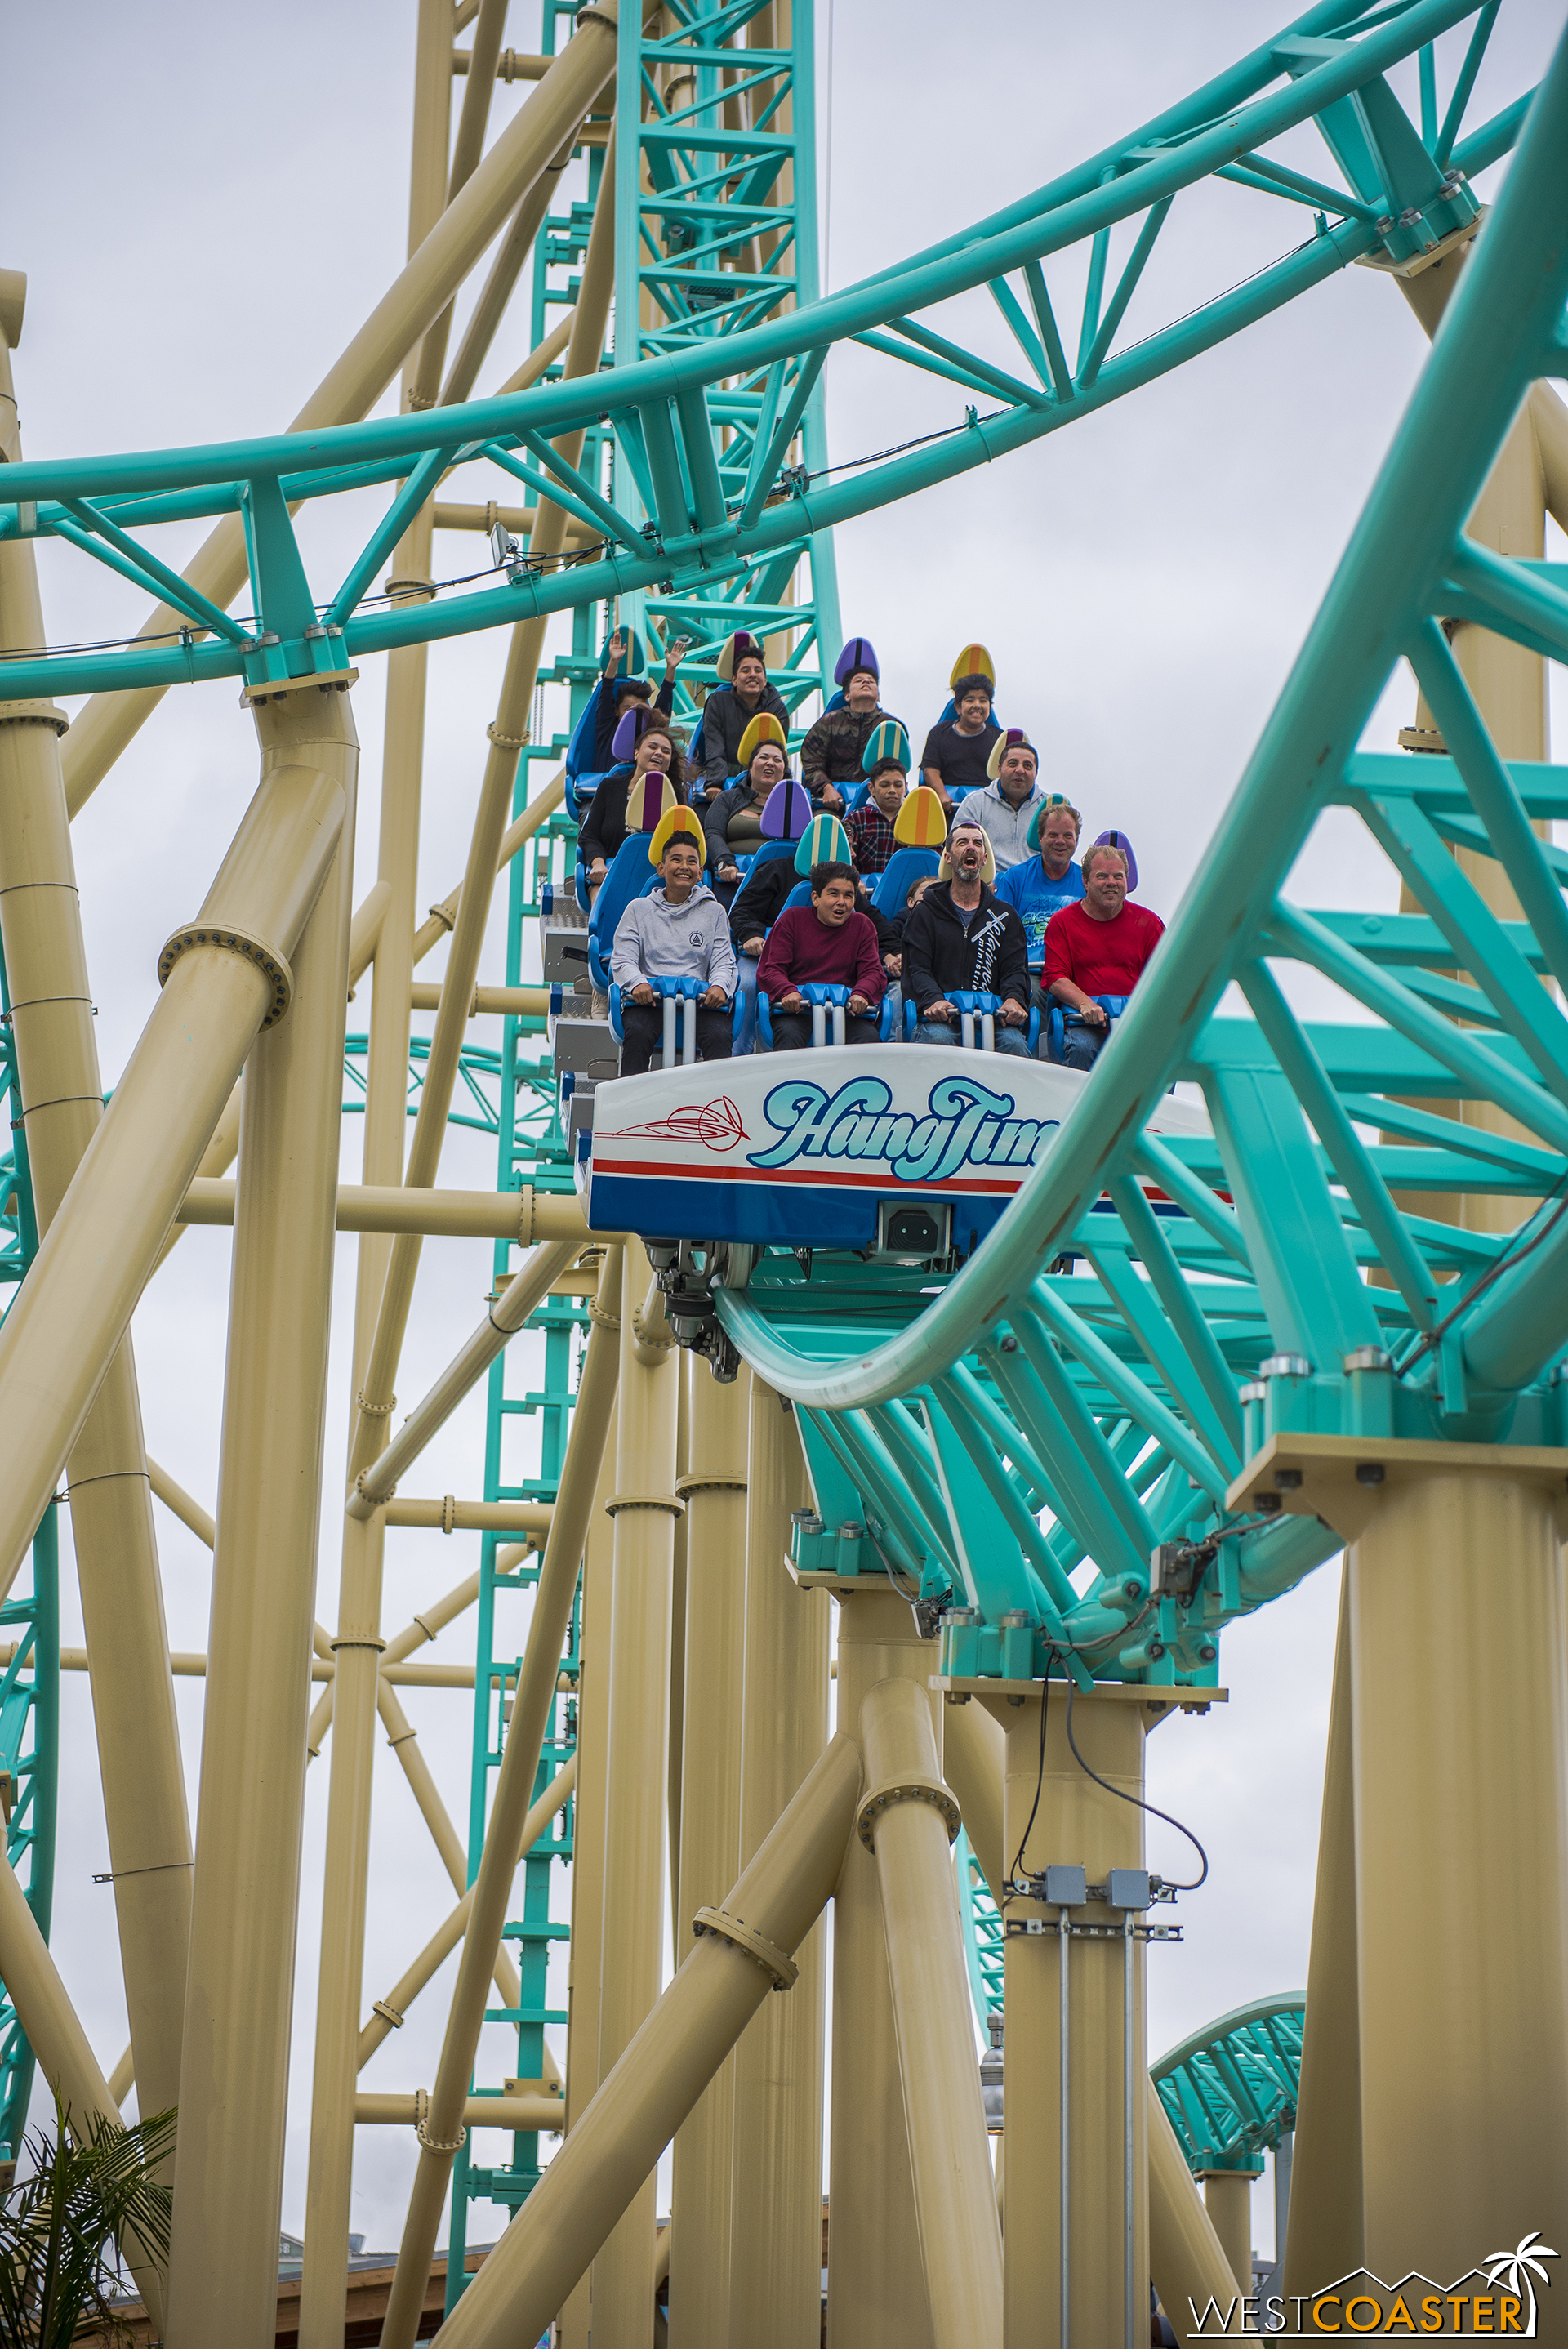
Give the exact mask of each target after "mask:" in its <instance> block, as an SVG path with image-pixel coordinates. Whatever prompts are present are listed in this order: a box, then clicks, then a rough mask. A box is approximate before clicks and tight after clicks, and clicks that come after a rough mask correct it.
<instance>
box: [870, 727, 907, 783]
mask: <svg viewBox="0 0 1568 2349" xmlns="http://www.w3.org/2000/svg"><path fill="white" fill-rule="evenodd" d="M879 759H896V760H897V761H898V763H899V765H900V766H901V767H902V768H903V771H904V772H905V774H907V773H908V772H909V736H908V735H907V734H906V733H905V732H904V730H903V727H902V726H901V725H900V723H899V721H898V719H896V718H884V719H882V720H881V721H880V723H879V724H877V725H875V726H873V727H872V730H871V732H870V733H869V734H868V735H867V736H866V747H865V749H864V750H862V751H861V774H862V775H869V774H870V773H871V771H872V768H873V767H874V766H875V765H876V763H877V761H878V760H879Z"/></svg>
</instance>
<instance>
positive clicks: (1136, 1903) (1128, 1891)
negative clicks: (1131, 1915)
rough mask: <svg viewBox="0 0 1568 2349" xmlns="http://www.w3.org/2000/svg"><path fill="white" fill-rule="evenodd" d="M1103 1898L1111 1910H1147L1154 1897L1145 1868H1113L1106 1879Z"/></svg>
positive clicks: (1147, 1871)
mask: <svg viewBox="0 0 1568 2349" xmlns="http://www.w3.org/2000/svg"><path fill="white" fill-rule="evenodd" d="M1105 1898H1106V1903H1107V1905H1108V1907H1109V1908H1112V1909H1147V1908H1148V1907H1149V1905H1150V1901H1151V1900H1152V1899H1153V1898H1154V1896H1153V1894H1152V1893H1151V1892H1150V1889H1149V1870H1148V1869H1147V1868H1112V1869H1111V1870H1110V1873H1109V1876H1108V1877H1107V1878H1106V1885H1105Z"/></svg>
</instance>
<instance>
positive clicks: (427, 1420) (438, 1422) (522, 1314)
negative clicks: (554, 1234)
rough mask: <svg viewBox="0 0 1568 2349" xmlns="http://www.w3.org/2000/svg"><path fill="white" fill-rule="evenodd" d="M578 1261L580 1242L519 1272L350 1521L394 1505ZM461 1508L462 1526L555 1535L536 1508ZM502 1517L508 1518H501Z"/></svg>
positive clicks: (373, 1471)
mask: <svg viewBox="0 0 1568 2349" xmlns="http://www.w3.org/2000/svg"><path fill="white" fill-rule="evenodd" d="M577 1254H578V1244H577V1242H576V1241H575V1240H567V1241H565V1242H556V1243H554V1244H553V1245H552V1246H548V1247H539V1248H535V1249H534V1251H533V1253H532V1255H531V1257H529V1258H528V1261H527V1263H526V1264H523V1265H521V1266H520V1267H519V1268H518V1270H517V1271H516V1272H515V1273H514V1274H513V1275H512V1278H511V1280H510V1281H508V1283H507V1285H506V1287H505V1288H504V1289H503V1290H502V1291H501V1293H500V1297H498V1298H497V1299H496V1301H495V1303H494V1304H493V1305H492V1306H491V1308H490V1311H489V1312H488V1313H487V1314H486V1316H485V1318H484V1319H483V1320H482V1321H481V1322H480V1326H479V1328H478V1329H477V1330H475V1332H474V1334H473V1336H472V1337H471V1338H470V1339H469V1341H468V1343H467V1344H466V1345H465V1346H463V1347H462V1348H460V1349H459V1351H458V1352H457V1353H456V1354H455V1355H454V1356H453V1357H452V1360H451V1361H449V1363H448V1365H447V1367H446V1369H445V1370H444V1371H442V1372H441V1375H440V1377H439V1378H438V1380H437V1381H436V1383H435V1385H434V1386H433V1387H432V1388H431V1389H430V1392H429V1393H428V1395H426V1397H425V1398H424V1400H423V1402H420V1403H418V1405H417V1406H416V1407H415V1409H414V1410H413V1411H412V1412H410V1413H409V1415H408V1417H407V1419H406V1420H405V1421H404V1423H403V1424H402V1426H401V1427H400V1428H399V1429H398V1431H397V1434H396V1435H395V1436H394V1437H393V1439H392V1441H391V1443H390V1444H388V1445H387V1449H386V1451H385V1452H383V1453H382V1454H380V1456H379V1457H378V1458H377V1461H376V1463H375V1465H374V1466H373V1467H370V1468H367V1469H366V1470H365V1472H364V1474H363V1475H361V1476H360V1477H359V1479H358V1482H357V1483H356V1486H355V1489H354V1496H353V1498H352V1499H351V1500H350V1502H349V1504H348V1514H349V1516H353V1517H367V1516H369V1515H370V1512H371V1510H372V1509H375V1508H379V1507H380V1506H382V1505H383V1504H384V1503H387V1502H389V1501H390V1500H391V1498H392V1495H393V1494H394V1493H395V1492H396V1491H397V1479H398V1478H399V1477H400V1476H401V1475H404V1474H405V1473H406V1471H407V1470H408V1469H409V1468H411V1467H412V1466H413V1464H414V1463H415V1461H416V1460H417V1459H418V1457H419V1454H421V1453H422V1452H423V1451H424V1450H425V1449H426V1447H427V1445H428V1444H430V1442H431V1441H432V1439H433V1438H434V1437H435V1436H436V1435H438V1433H440V1430H441V1429H442V1428H443V1427H445V1425H446V1423H447V1422H448V1420H449V1419H450V1417H451V1415H452V1413H453V1412H454V1411H456V1409H457V1407H458V1405H459V1403H460V1402H461V1401H462V1399H463V1397H464V1396H465V1395H466V1394H468V1393H469V1391H470V1390H471V1389H472V1388H474V1387H476V1386H477V1385H478V1384H479V1381H480V1379H482V1378H483V1376H484V1374H485V1372H486V1371H488V1370H489V1368H490V1364H491V1363H492V1362H493V1361H495V1359H496V1356H497V1355H498V1354H500V1353H503V1352H504V1351H505V1350H506V1346H507V1343H508V1340H511V1339H512V1338H515V1337H516V1335H517V1333H518V1331H519V1330H521V1327H522V1325H523V1323H524V1322H525V1321H526V1320H527V1319H528V1317H529V1315H530V1314H531V1312H533V1310H534V1309H535V1308H536V1307H537V1306H538V1305H539V1303H540V1301H541V1299H543V1298H544V1297H546V1296H548V1294H549V1292H550V1289H551V1288H552V1285H553V1283H554V1282H555V1281H556V1280H558V1279H559V1278H560V1277H561V1275H562V1273H563V1272H565V1271H566V1270H567V1269H568V1268H569V1267H570V1266H571V1264H572V1263H573V1259H574V1257H576V1256H577ZM398 1506H399V1508H401V1509H402V1510H405V1511H406V1510H407V1508H409V1507H411V1506H412V1507H418V1508H424V1507H426V1506H428V1504H426V1503H423V1502H419V1503H402V1504H399V1505H398ZM457 1506H458V1507H459V1508H460V1509H462V1510H464V1511H465V1512H466V1514H465V1516H463V1518H462V1520H461V1522H462V1523H463V1524H465V1525H480V1524H482V1525H483V1526H485V1527H486V1528H487V1529H488V1528H491V1527H495V1528H504V1529H505V1530H506V1531H508V1532H512V1533H536V1532H548V1531H549V1527H550V1513H549V1510H548V1509H544V1510H540V1509H539V1508H537V1507H534V1508H533V1509H532V1511H531V1514H530V1515H528V1516H521V1515H520V1514H519V1513H518V1511H519V1505H518V1504H517V1503H516V1502H514V1501H492V1502H487V1503H478V1504H476V1503H472V1502H459V1504H457ZM476 1506H478V1507H480V1508H482V1509H483V1510H484V1512H485V1514H484V1516H483V1517H482V1518H476V1517H475V1516H473V1514H472V1513H473V1510H474V1508H475V1507H476ZM525 1506H526V1505H525ZM441 1508H442V1513H443V1514H442V1515H441V1516H440V1517H438V1518H437V1519H436V1520H434V1522H436V1523H438V1524H439V1525H441V1526H443V1527H445V1526H447V1525H448V1522H449V1518H448V1514H447V1507H446V1504H445V1503H444V1502H443V1503H442V1504H441ZM497 1510H503V1511H505V1512H506V1513H507V1514H505V1515H504V1516H497V1515H496V1514H495V1512H496V1511H497ZM424 1522H428V1521H427V1520H424V1519H422V1518H419V1517H410V1516H407V1515H399V1514H398V1510H397V1509H393V1510H391V1511H389V1512H388V1516H387V1523H388V1524H389V1525H395V1526H396V1525H417V1524H420V1523H424ZM458 1522H459V1520H458V1518H457V1516H456V1515H455V1513H454V1514H452V1515H451V1516H450V1524H451V1525H452V1526H456V1524H457V1523H458Z"/></svg>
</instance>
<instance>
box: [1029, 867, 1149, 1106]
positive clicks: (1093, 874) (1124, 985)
mask: <svg viewBox="0 0 1568 2349" xmlns="http://www.w3.org/2000/svg"><path fill="white" fill-rule="evenodd" d="M1164 935H1165V925H1164V923H1163V922H1162V921H1161V918H1160V916H1159V915H1158V914H1151V913H1150V911H1149V909H1148V907H1147V906H1145V905H1130V904H1129V902H1128V896H1127V854H1126V851H1125V850H1123V849H1120V848H1098V847H1097V848H1090V849H1088V850H1087V851H1086V852H1085V854H1084V860H1083V895H1082V897H1081V898H1079V899H1078V900H1076V901H1075V902H1074V903H1073V904H1071V905H1062V906H1060V907H1058V909H1057V912H1056V913H1054V914H1053V915H1052V916H1051V918H1050V920H1049V921H1048V922H1047V924H1046V972H1045V992H1046V994H1047V997H1054V998H1055V999H1056V1000H1057V1002H1058V1003H1059V1004H1061V1006H1062V1007H1063V1009H1065V1011H1066V1013H1067V1034H1066V1037H1065V1039H1064V1041H1063V1045H1062V1059H1063V1060H1064V1061H1066V1063H1067V1065H1068V1068H1069V1069H1092V1068H1093V1066H1094V1064H1095V1061H1097V1060H1098V1059H1099V1054H1100V1052H1101V1050H1103V1048H1104V1046H1105V1043H1106V1040H1107V1039H1108V1038H1109V1034H1110V1019H1109V1015H1108V1014H1107V1012H1106V1009H1105V1007H1104V1005H1103V1004H1101V1003H1099V1002H1098V1001H1097V1000H1096V998H1097V997H1099V996H1101V995H1112V996H1117V995H1119V996H1128V995H1130V994H1131V992H1132V990H1133V988H1135V987H1136V986H1137V984H1138V981H1139V979H1140V978H1141V976H1142V974H1143V969H1144V966H1145V964H1146V963H1147V962H1148V960H1149V957H1150V955H1151V954H1152V953H1153V952H1154V949H1155V947H1157V946H1158V945H1159V943H1160V941H1161V938H1162V937H1163V936H1164Z"/></svg>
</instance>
